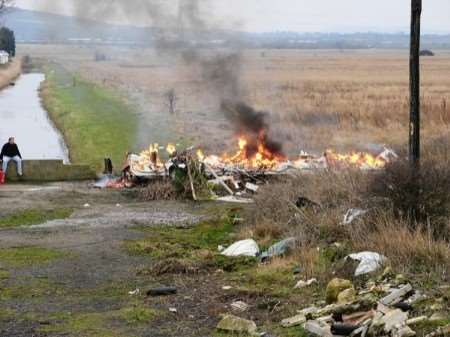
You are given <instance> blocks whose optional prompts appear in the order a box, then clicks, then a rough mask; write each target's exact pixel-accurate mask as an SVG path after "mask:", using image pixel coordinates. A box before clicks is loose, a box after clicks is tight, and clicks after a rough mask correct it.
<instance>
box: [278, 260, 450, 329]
mask: <svg viewBox="0 0 450 337" xmlns="http://www.w3.org/2000/svg"><path fill="white" fill-rule="evenodd" d="M387 275H389V276H387ZM383 276H386V277H383ZM380 279H381V281H380ZM400 279H401V278H400ZM378 280H379V281H377V282H374V281H367V282H366V284H364V285H363V286H360V287H356V286H355V285H353V283H352V282H351V281H350V280H344V279H339V278H335V279H333V280H331V281H330V282H329V284H328V286H327V289H326V302H327V303H328V305H326V306H322V307H320V306H318V307H316V306H313V307H309V308H305V309H302V310H300V311H298V314H297V315H295V316H293V317H290V318H285V319H283V320H282V321H281V326H282V327H286V328H287V327H292V326H299V325H301V326H302V327H303V328H304V329H305V330H306V332H307V333H309V334H311V335H313V336H319V337H333V336H350V337H358V336H359V337H365V336H374V337H376V336H383V337H413V336H416V332H415V331H414V328H415V327H416V326H418V325H420V324H424V323H426V322H432V320H433V316H434V315H436V318H437V321H445V320H446V319H448V317H444V316H439V315H438V314H439V313H435V314H433V316H430V317H428V316H425V315H421V316H417V317H411V312H412V310H413V305H414V304H415V303H417V301H420V300H422V299H424V298H425V297H424V296H423V295H422V294H421V293H420V291H415V290H414V289H413V287H412V285H411V284H410V283H404V284H398V282H397V277H396V276H395V275H391V273H390V272H389V269H387V270H386V271H385V273H383V275H382V277H381V278H379V279H378ZM395 284H397V285H395ZM446 333H447V335H448V333H450V327H449V326H448V325H447V326H444V327H441V328H439V329H437V330H436V332H434V333H431V334H429V335H428V336H427V337H438V336H447V335H446Z"/></svg>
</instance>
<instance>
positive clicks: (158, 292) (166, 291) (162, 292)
mask: <svg viewBox="0 0 450 337" xmlns="http://www.w3.org/2000/svg"><path fill="white" fill-rule="evenodd" d="M176 293H177V288H175V287H161V288H153V289H150V290H149V291H147V296H153V297H154V296H167V295H174V294H176Z"/></svg>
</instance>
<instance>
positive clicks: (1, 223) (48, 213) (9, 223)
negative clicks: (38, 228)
mask: <svg viewBox="0 0 450 337" xmlns="http://www.w3.org/2000/svg"><path fill="white" fill-rule="evenodd" d="M72 213H73V209H71V208H57V209H52V210H42V209H27V210H23V211H18V212H15V213H14V214H13V215H10V216H7V217H4V218H0V228H12V227H20V226H32V225H38V224H42V223H44V222H46V221H50V220H56V219H66V218H68V217H70V216H71V215H72Z"/></svg>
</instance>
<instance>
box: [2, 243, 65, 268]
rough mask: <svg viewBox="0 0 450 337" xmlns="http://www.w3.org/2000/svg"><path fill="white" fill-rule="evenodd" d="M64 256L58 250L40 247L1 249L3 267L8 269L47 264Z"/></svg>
mask: <svg viewBox="0 0 450 337" xmlns="http://www.w3.org/2000/svg"><path fill="white" fill-rule="evenodd" d="M64 256H65V254H64V253H63V252H60V251H58V250H54V249H47V248H40V247H20V248H5V249H0V261H1V265H2V266H6V267H25V266H31V265H36V264H45V263H49V262H50V261H52V260H55V259H59V258H61V257H64Z"/></svg>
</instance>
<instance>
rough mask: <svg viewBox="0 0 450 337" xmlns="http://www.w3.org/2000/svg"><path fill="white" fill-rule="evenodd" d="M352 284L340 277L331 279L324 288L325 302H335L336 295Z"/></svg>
mask: <svg viewBox="0 0 450 337" xmlns="http://www.w3.org/2000/svg"><path fill="white" fill-rule="evenodd" d="M352 287H353V284H352V282H350V281H349V280H344V279H340V278H334V279H332V280H331V281H330V282H329V283H328V285H327V289H326V301H327V303H335V302H336V301H337V299H338V295H339V294H340V293H341V292H342V291H343V290H345V289H348V288H352Z"/></svg>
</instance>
